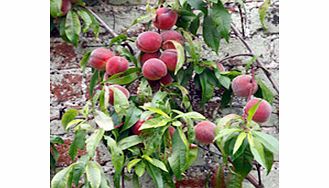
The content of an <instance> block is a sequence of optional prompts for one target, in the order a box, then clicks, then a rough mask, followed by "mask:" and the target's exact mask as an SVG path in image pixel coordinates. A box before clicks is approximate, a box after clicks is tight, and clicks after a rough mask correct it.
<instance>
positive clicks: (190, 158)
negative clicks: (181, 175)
mask: <svg viewBox="0 0 329 188" xmlns="http://www.w3.org/2000/svg"><path fill="white" fill-rule="evenodd" d="M197 158H198V148H197V147H195V148H191V147H189V150H188V154H187V158H186V163H185V167H184V170H187V169H188V168H189V167H190V166H191V165H192V164H193V162H194V161H195V160H197Z"/></svg>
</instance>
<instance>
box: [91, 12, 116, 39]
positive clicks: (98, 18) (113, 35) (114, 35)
mask: <svg viewBox="0 0 329 188" xmlns="http://www.w3.org/2000/svg"><path fill="white" fill-rule="evenodd" d="M86 9H87V10H88V11H89V12H90V13H91V14H92V15H93V16H95V18H96V19H97V20H98V21H99V22H100V23H101V24H102V25H103V26H104V27H105V29H106V30H107V31H108V32H109V33H110V34H111V35H112V37H117V36H118V34H116V33H115V32H114V31H113V30H112V29H111V28H110V26H108V25H107V24H106V23H105V21H104V20H103V19H102V18H100V17H99V16H98V15H97V14H96V13H95V12H94V11H92V10H91V9H90V8H89V7H86Z"/></svg>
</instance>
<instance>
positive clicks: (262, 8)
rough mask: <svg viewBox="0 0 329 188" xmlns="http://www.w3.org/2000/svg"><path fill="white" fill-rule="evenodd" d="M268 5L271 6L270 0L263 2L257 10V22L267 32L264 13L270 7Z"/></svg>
mask: <svg viewBox="0 0 329 188" xmlns="http://www.w3.org/2000/svg"><path fill="white" fill-rule="evenodd" d="M270 5H271V0H265V1H264V3H263V4H262V5H261V6H260V7H259V9H258V13H259V20H260V23H261V24H262V26H263V28H264V29H265V30H267V26H266V24H265V17H266V12H267V10H268V8H269V7H270Z"/></svg>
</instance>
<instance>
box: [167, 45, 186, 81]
mask: <svg viewBox="0 0 329 188" xmlns="http://www.w3.org/2000/svg"><path fill="white" fill-rule="evenodd" d="M170 42H171V43H172V44H173V45H174V46H175V49H176V52H177V63H176V68H175V73H174V74H175V75H176V74H177V72H178V71H179V70H180V69H181V68H182V67H183V64H184V62H185V54H184V47H183V46H182V45H181V44H180V43H179V42H177V41H174V40H170Z"/></svg>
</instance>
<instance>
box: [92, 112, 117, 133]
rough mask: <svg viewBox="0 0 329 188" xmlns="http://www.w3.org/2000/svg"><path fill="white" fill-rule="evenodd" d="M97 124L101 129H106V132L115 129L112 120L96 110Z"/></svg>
mask: <svg viewBox="0 0 329 188" xmlns="http://www.w3.org/2000/svg"><path fill="white" fill-rule="evenodd" d="M95 122H96V124H97V125H98V126H99V127H100V128H102V129H104V130H105V131H110V130H112V129H114V124H113V120H112V118H111V117H110V116H108V115H106V114H104V113H103V112H101V111H99V110H96V116H95Z"/></svg>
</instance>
